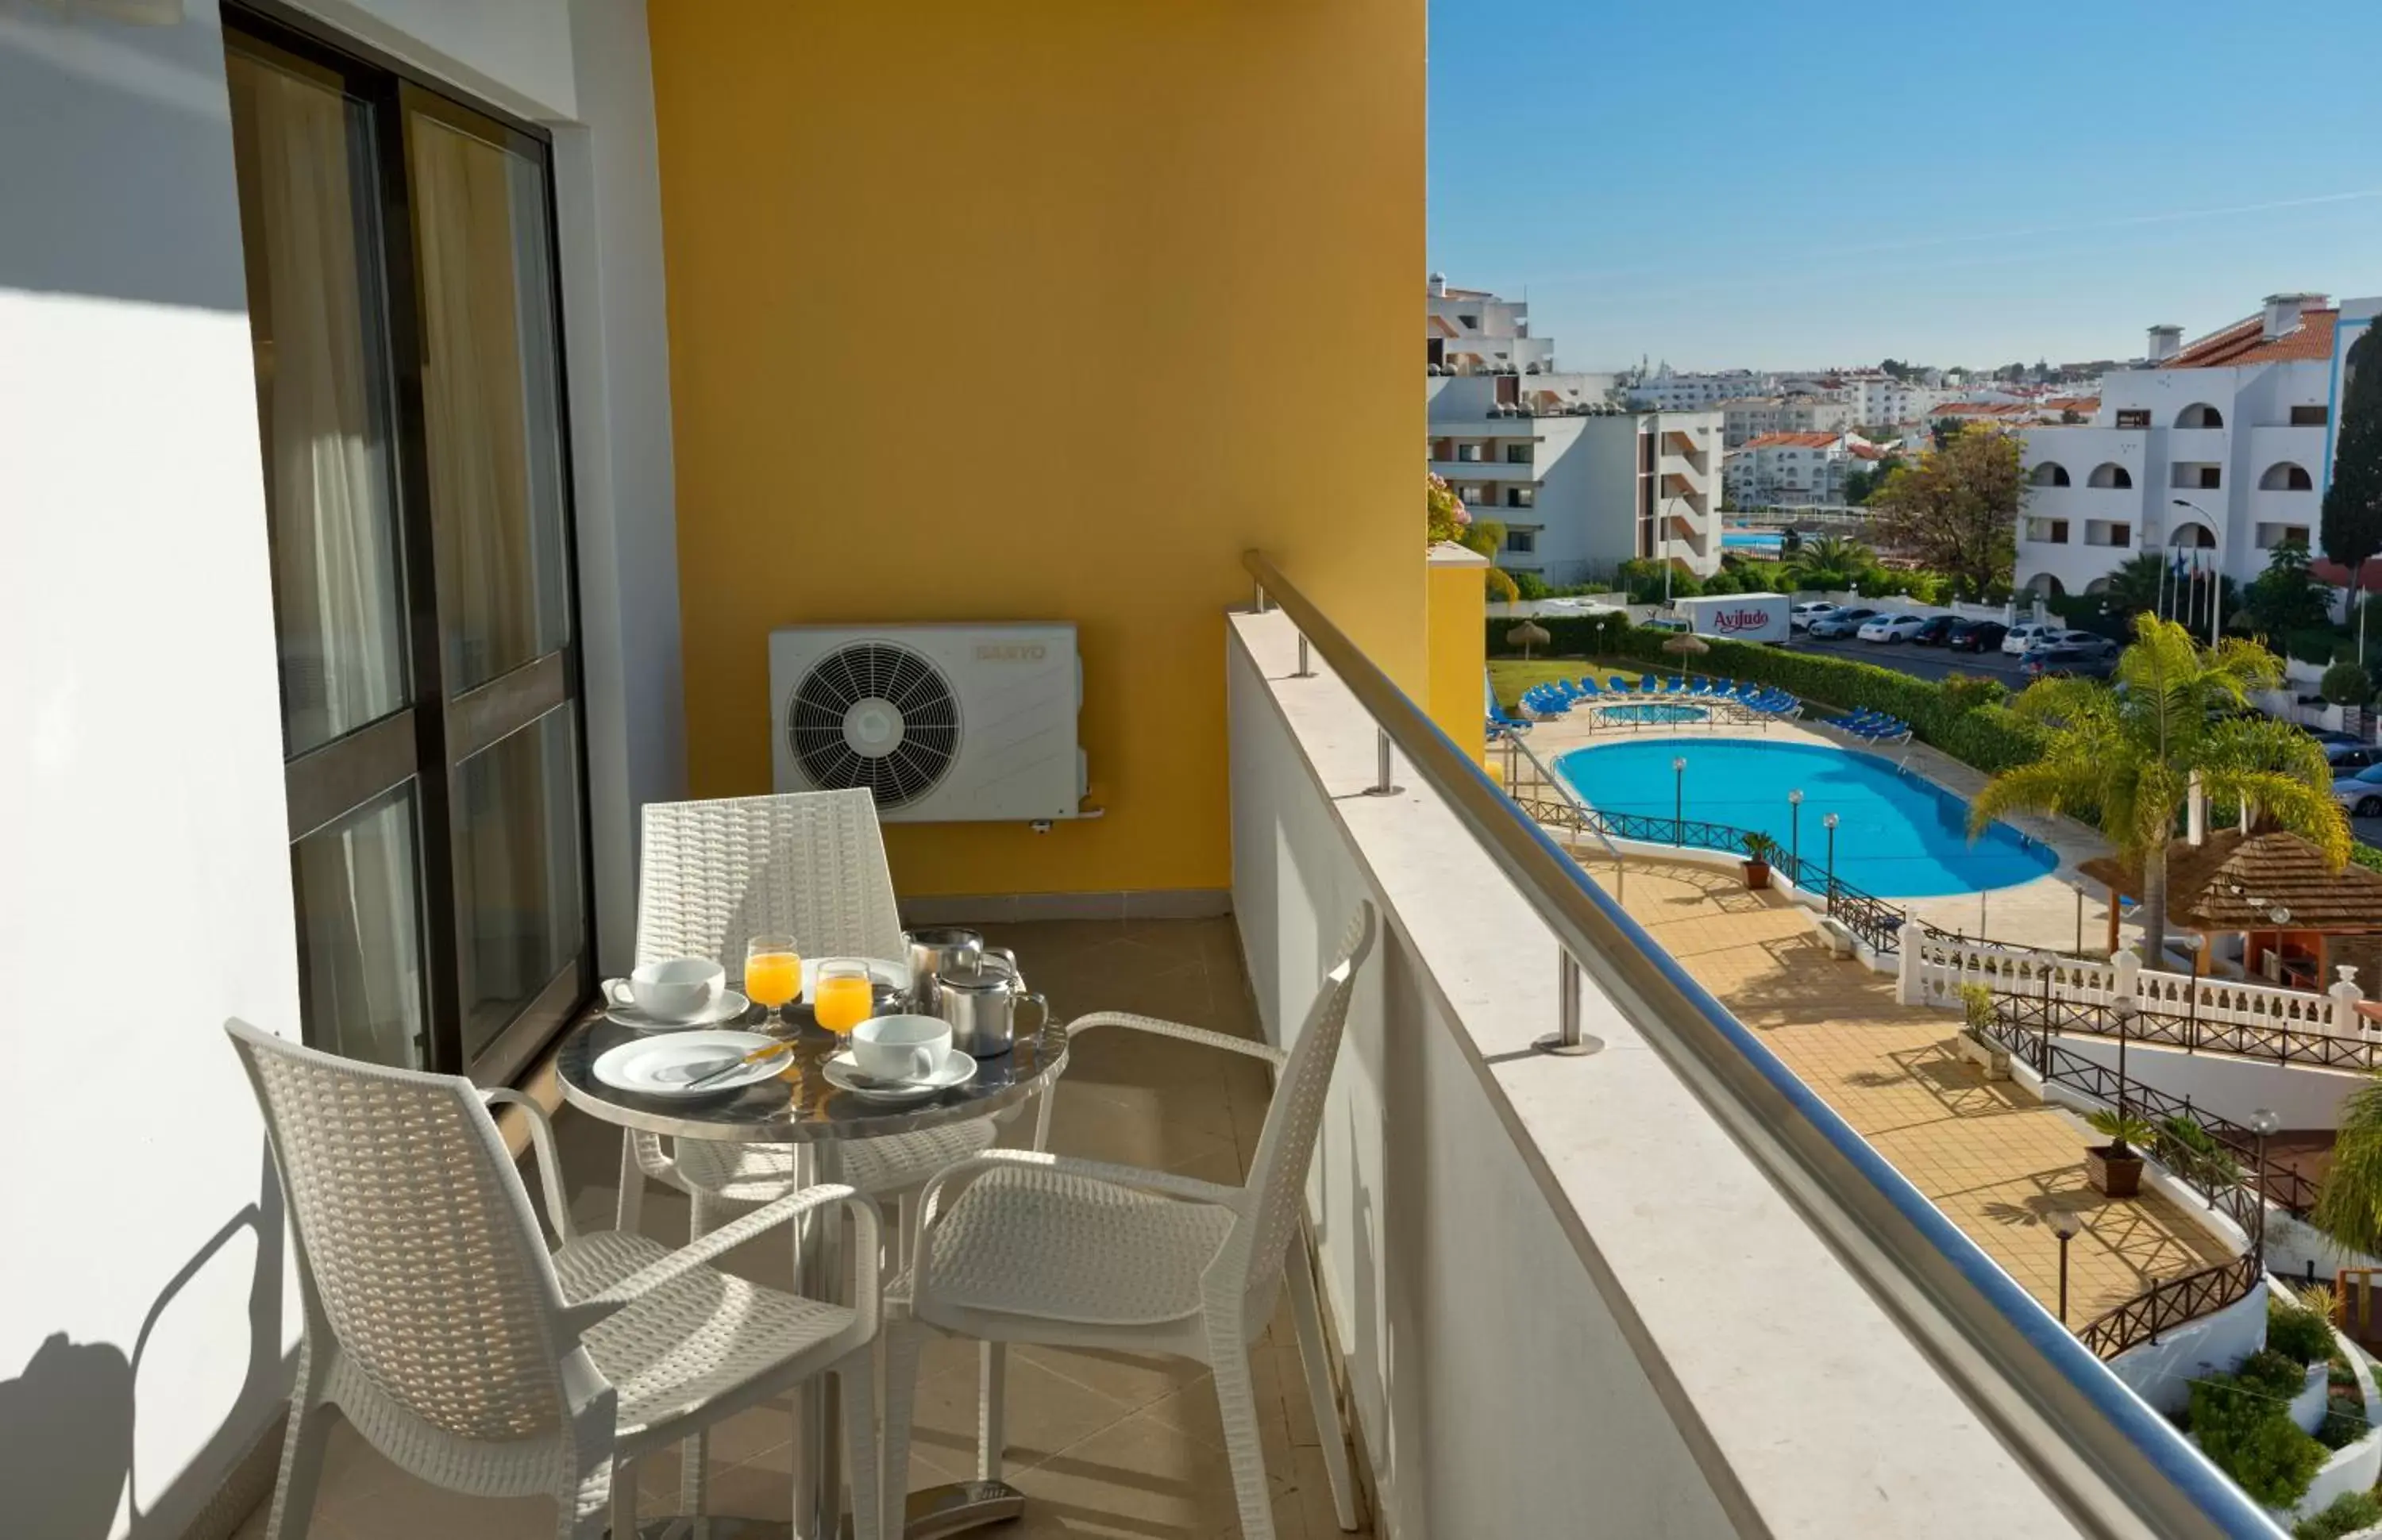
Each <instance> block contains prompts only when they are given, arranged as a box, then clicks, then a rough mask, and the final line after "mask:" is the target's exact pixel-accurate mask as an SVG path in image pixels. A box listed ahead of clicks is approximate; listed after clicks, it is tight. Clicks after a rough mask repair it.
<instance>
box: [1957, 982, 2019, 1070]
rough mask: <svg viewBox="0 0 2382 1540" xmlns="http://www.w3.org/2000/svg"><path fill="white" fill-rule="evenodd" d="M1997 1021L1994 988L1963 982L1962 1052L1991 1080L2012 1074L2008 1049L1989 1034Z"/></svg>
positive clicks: (1961, 989) (1961, 991) (1963, 1056)
mask: <svg viewBox="0 0 2382 1540" xmlns="http://www.w3.org/2000/svg"><path fill="white" fill-rule="evenodd" d="M1993 1024H1994V992H1993V991H1992V990H1990V989H1988V988H1986V987H1985V986H1984V985H1983V984H1962V985H1961V986H1960V1039H1959V1043H1958V1049H1959V1055H1960V1057H1962V1058H1964V1059H1967V1060H1968V1061H1969V1062H1971V1064H1974V1065H1976V1066H1977V1067H1978V1068H1979V1069H1983V1071H1984V1074H1985V1079H1987V1080H1989V1081H2006V1080H2008V1079H2009V1078H2010V1056H2009V1050H2008V1049H2007V1048H2004V1047H2003V1046H2002V1045H2000V1044H1998V1043H1995V1041H1994V1040H1993V1039H1992V1038H1991V1037H1989V1036H1987V1035H1986V1029H1988V1028H1990V1027H1991V1026H1992V1025H1993Z"/></svg>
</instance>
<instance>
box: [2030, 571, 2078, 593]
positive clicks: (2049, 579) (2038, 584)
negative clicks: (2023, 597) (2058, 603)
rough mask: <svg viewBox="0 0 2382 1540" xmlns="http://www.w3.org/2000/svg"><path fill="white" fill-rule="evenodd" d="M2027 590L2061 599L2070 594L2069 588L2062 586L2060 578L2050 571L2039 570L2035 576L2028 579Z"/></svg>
mask: <svg viewBox="0 0 2382 1540" xmlns="http://www.w3.org/2000/svg"><path fill="white" fill-rule="evenodd" d="M2026 591H2027V592H2028V593H2033V594H2039V595H2041V596H2042V597H2044V598H2045V599H2061V598H2065V597H2067V594H2068V590H2066V589H2065V588H2062V587H2061V586H2060V584H2059V580H2058V579H2057V578H2055V577H2053V576H2052V575H2051V574H2050V573H2048V572H2037V573H2036V574H2035V575H2034V576H2033V577H2032V578H2029V579H2027V581H2026Z"/></svg>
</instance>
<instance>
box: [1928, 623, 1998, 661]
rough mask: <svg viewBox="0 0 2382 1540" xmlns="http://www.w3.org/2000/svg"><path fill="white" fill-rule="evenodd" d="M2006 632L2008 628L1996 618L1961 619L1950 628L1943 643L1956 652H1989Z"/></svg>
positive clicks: (1996, 645)
mask: <svg viewBox="0 0 2382 1540" xmlns="http://www.w3.org/2000/svg"><path fill="white" fill-rule="evenodd" d="M2008 633H2009V628H2008V627H2007V626H2005V625H2003V624H2002V623H2001V622H2000V621H1998V620H1963V621H1961V622H1960V623H1959V624H1958V625H1957V626H1955V627H1953V628H1952V635H1951V637H1950V639H1949V640H1947V641H1946V642H1945V643H1944V645H1945V646H1946V647H1948V648H1950V649H1951V650H1952V651H1954V652H1956V653H1990V652H1992V651H1993V650H1994V649H1995V648H1996V647H1998V646H2000V645H2001V644H2002V638H2003V637H2004V636H2006V635H2008Z"/></svg>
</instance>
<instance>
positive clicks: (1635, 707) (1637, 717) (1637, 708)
mask: <svg viewBox="0 0 2382 1540" xmlns="http://www.w3.org/2000/svg"><path fill="white" fill-rule="evenodd" d="M1596 715H1599V716H1601V717H1602V718H1603V719H1604V720H1605V721H1607V722H1661V723H1665V724H1676V723H1680V722H1701V721H1703V720H1705V719H1706V718H1707V717H1709V716H1711V715H1712V713H1711V712H1709V711H1706V710H1705V709H1704V708H1703V707H1701V706H1686V705H1678V704H1676V703H1672V702H1668V701H1633V702H1631V703H1629V704H1627V705H1626V706H1599V707H1597V708H1596Z"/></svg>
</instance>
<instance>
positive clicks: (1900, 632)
mask: <svg viewBox="0 0 2382 1540" xmlns="http://www.w3.org/2000/svg"><path fill="white" fill-rule="evenodd" d="M1925 623H1926V622H1925V621H1923V620H1922V619H1921V618H1920V617H1918V616H1915V615H1881V616H1879V617H1876V618H1875V619H1873V620H1864V621H1863V622H1861V629H1860V639H1861V640H1862V641H1863V642H1908V641H1909V640H1910V639H1911V638H1912V637H1914V636H1916V635H1918V634H1919V628H1920V627H1921V626H1922V625H1924V624H1925Z"/></svg>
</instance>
